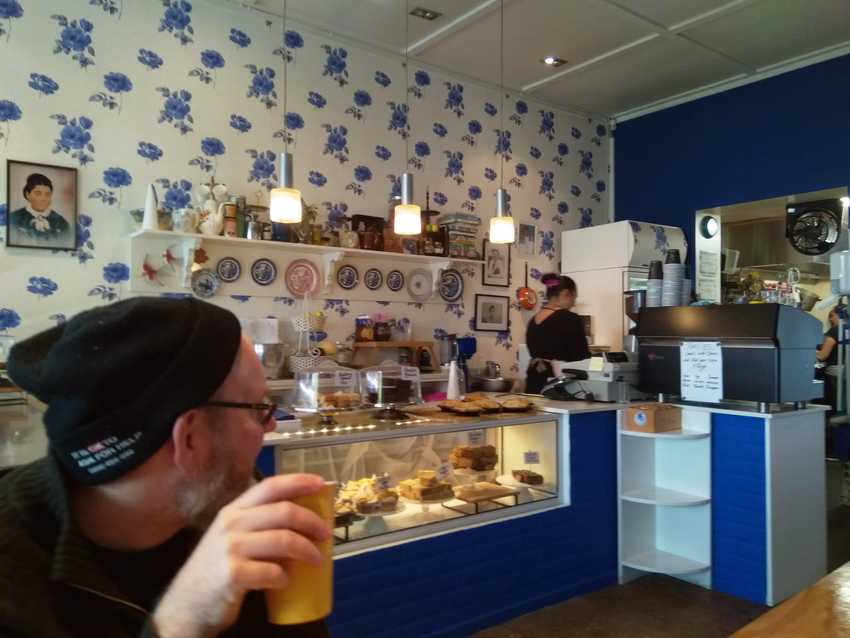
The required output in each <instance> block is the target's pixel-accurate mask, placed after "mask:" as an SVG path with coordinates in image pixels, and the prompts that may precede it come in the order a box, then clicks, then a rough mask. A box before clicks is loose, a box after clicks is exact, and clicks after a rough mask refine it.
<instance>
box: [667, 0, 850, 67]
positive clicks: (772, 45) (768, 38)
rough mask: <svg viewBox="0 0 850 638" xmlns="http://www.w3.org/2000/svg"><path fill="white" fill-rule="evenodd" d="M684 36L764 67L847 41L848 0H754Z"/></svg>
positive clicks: (849, 22)
mask: <svg viewBox="0 0 850 638" xmlns="http://www.w3.org/2000/svg"><path fill="white" fill-rule="evenodd" d="M684 35H686V36H687V37H689V38H693V39H694V40H696V41H697V42H702V43H704V44H706V45H708V46H711V47H713V48H715V49H718V50H720V51H723V52H724V53H727V54H729V55H731V56H733V57H735V58H737V59H739V60H741V61H742V62H744V63H746V64H749V65H751V66H753V67H764V66H768V65H771V64H775V63H777V62H780V61H782V60H787V59H790V58H793V57H796V56H799V55H802V54H805V53H810V52H812V51H817V50H818V49H823V48H826V47H828V46H832V45H835V44H838V43H840V42H846V41H848V40H850V2H848V1H847V0H760V2H757V3H755V4H753V5H750V6H748V7H745V8H744V9H742V10H740V11H736V12H734V13H731V14H729V15H726V16H721V17H719V18H717V19H716V20H713V21H711V22H707V23H705V24H702V25H699V26H696V27H694V28H693V29H689V30H687V31H685V32H684Z"/></svg>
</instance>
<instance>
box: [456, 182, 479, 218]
mask: <svg viewBox="0 0 850 638" xmlns="http://www.w3.org/2000/svg"><path fill="white" fill-rule="evenodd" d="M466 194H467V195H468V196H469V199H467V200H466V201H465V202H464V203H463V204H461V205H460V207H461V208H463V209H464V210H468V211H469V212H470V213H472V212H475V202H476V201H478V200H479V199H481V189H480V188H479V187H478V186H470V187H469V188H468V189H467V190H466Z"/></svg>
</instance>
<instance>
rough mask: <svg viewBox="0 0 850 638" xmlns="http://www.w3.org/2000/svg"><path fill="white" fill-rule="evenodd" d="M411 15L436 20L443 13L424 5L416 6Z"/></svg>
mask: <svg viewBox="0 0 850 638" xmlns="http://www.w3.org/2000/svg"><path fill="white" fill-rule="evenodd" d="M410 15H412V16H416V17H417V18H423V19H424V20H436V19H437V18H439V17H440V16H441V15H443V14H442V13H440V12H439V11H431V9H425V8H424V7H416V8H415V9H414V10H413V11H411V12H410Z"/></svg>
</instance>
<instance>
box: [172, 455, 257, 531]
mask: <svg viewBox="0 0 850 638" xmlns="http://www.w3.org/2000/svg"><path fill="white" fill-rule="evenodd" d="M221 452H222V451H221V450H214V453H213V463H212V467H211V468H210V470H209V471H208V472H206V473H205V474H204V476H203V477H202V478H200V479H198V480H197V481H186V483H185V484H184V485H183V486H181V488H180V489H178V490H177V507H178V510H179V511H180V513H181V515H182V516H183V518H184V520H185V521H186V525H187V527H189V528H191V529H194V530H197V531H199V532H201V533H203V532H205V531H206V530H207V529H208V528H209V526H210V525H212V522H213V521H214V520H215V517H216V515H217V514H218V512H219V510H220V509H221V508H222V507H224V506H225V505H227V504H228V503H230V502H231V501H232V500H233V499H235V498H236V497H237V496H239V495H240V494H242V492H244V491H245V490H247V489H248V488H249V487H250V486H251V485H252V484H253V483H254V479H253V477H251V476H248V477H247V478H246V477H240V476H238V475H237V474H236V472H235V471H234V468H233V466H232V465H231V464H229V463H228V462H227V460H226V459H225V455H223V454H222V453H221Z"/></svg>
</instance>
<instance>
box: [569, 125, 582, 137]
mask: <svg viewBox="0 0 850 638" xmlns="http://www.w3.org/2000/svg"><path fill="white" fill-rule="evenodd" d="M570 135H572V136H573V137H574V138H575V139H577V140H580V139H581V131H580V130H578V129H577V128H576V127H575V126H573V127H571V128H570Z"/></svg>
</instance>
